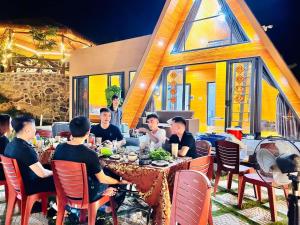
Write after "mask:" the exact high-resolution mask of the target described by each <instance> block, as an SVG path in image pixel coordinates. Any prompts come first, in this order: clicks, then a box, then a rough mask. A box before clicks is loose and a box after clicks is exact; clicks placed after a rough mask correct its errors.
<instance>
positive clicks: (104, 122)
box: [91, 108, 125, 146]
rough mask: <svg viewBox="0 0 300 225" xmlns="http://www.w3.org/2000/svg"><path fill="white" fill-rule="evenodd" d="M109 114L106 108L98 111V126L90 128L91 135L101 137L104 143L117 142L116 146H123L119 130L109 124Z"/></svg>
mask: <svg viewBox="0 0 300 225" xmlns="http://www.w3.org/2000/svg"><path fill="white" fill-rule="evenodd" d="M110 120H111V112H110V111H109V109H107V108H101V109H100V124H97V125H94V126H92V128H91V133H92V134H94V135H95V136H96V137H101V138H102V142H104V141H106V142H109V143H110V144H111V142H112V141H114V140H116V141H118V143H117V145H118V146H122V145H124V144H125V141H124V140H123V135H122V134H121V131H120V129H119V128H118V127H117V126H115V125H113V124H110Z"/></svg>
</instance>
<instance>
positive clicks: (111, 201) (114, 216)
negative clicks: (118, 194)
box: [109, 198, 118, 225]
mask: <svg viewBox="0 0 300 225" xmlns="http://www.w3.org/2000/svg"><path fill="white" fill-rule="evenodd" d="M109 201H110V207H111V214H112V218H113V224H114V225H118V217H117V212H116V203H115V201H114V199H113V198H110V199H109Z"/></svg>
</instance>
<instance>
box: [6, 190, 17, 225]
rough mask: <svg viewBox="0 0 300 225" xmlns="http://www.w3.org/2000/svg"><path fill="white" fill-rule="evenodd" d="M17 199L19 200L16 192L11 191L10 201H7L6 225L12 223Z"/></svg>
mask: <svg viewBox="0 0 300 225" xmlns="http://www.w3.org/2000/svg"><path fill="white" fill-rule="evenodd" d="M16 200H17V198H16V194H15V193H13V192H11V193H10V194H9V198H8V202H7V209H6V218H5V225H10V224H11V218H12V216H13V213H14V208H15V204H16Z"/></svg>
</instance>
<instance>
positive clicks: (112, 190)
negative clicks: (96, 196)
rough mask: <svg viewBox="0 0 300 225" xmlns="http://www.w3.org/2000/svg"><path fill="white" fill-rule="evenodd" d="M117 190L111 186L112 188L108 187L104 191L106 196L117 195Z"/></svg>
mask: <svg viewBox="0 0 300 225" xmlns="http://www.w3.org/2000/svg"><path fill="white" fill-rule="evenodd" d="M116 192H117V189H115V188H112V187H110V188H107V189H106V190H105V191H104V192H103V195H105V196H114V195H116Z"/></svg>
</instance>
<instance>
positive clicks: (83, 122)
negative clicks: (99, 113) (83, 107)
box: [70, 116, 91, 137]
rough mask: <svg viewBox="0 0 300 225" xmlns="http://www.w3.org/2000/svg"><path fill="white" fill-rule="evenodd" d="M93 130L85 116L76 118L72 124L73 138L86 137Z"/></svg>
mask: <svg viewBox="0 0 300 225" xmlns="http://www.w3.org/2000/svg"><path fill="white" fill-rule="evenodd" d="M90 129H91V123H90V121H89V119H88V118H86V117H85V116H77V117H74V118H73V119H72V120H71V122H70V131H71V134H72V136H73V137H84V136H85V135H86V133H87V132H88V131H89V130H90Z"/></svg>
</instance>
